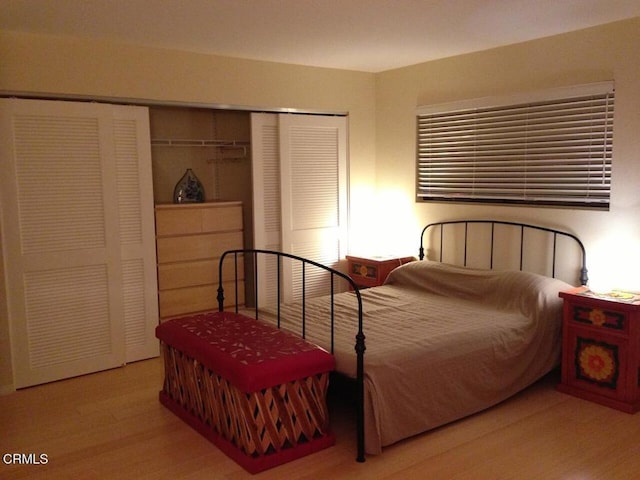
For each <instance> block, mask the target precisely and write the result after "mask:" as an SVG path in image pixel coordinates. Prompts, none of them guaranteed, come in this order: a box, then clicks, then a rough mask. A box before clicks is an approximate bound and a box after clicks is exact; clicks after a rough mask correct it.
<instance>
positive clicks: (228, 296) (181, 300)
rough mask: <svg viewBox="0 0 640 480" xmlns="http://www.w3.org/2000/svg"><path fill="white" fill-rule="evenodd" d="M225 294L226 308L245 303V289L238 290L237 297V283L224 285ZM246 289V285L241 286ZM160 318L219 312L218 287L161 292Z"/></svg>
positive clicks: (202, 286) (199, 287)
mask: <svg viewBox="0 0 640 480" xmlns="http://www.w3.org/2000/svg"><path fill="white" fill-rule="evenodd" d="M222 285H223V287H224V293H225V302H224V303H225V306H227V305H228V306H232V305H237V304H243V303H244V288H239V289H238V298H236V296H235V288H234V287H235V283H234V282H229V283H223V284H222ZM240 287H244V283H241V284H240ZM158 296H159V306H160V317H161V318H167V317H175V316H177V315H183V314H185V313H193V312H203V311H211V310H218V299H217V296H218V286H217V285H201V286H197V287H188V288H176V289H172V290H165V291H160V292H159V294H158Z"/></svg>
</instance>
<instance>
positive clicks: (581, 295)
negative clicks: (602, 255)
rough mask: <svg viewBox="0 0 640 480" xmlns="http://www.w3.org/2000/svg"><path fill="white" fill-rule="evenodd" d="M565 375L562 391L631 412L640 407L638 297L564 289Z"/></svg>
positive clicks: (562, 381)
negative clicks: (565, 290) (567, 290)
mask: <svg viewBox="0 0 640 480" xmlns="http://www.w3.org/2000/svg"><path fill="white" fill-rule="evenodd" d="M560 297H562V298H563V299H564V313H563V325H562V329H563V332H562V339H563V340H562V380H561V383H560V384H559V385H558V390H560V391H561V392H565V393H569V394H571V395H574V396H577V397H580V398H584V399H586V400H591V401H593V402H597V403H601V404H603V405H607V406H609V407H612V408H616V409H618V410H622V411H624V412H627V413H635V412H637V411H638V410H640V297H639V296H637V295H634V294H627V293H624V292H617V293H615V292H614V293H612V294H603V295H599V294H595V293H593V292H590V291H589V289H588V288H587V287H580V288H577V289H574V290H572V291H569V292H561V293H560Z"/></svg>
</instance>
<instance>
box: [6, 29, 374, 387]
mask: <svg viewBox="0 0 640 480" xmlns="http://www.w3.org/2000/svg"><path fill="white" fill-rule="evenodd" d="M2 92H5V93H6V92H24V93H28V94H43V95H46V94H54V95H61V94H64V95H70V96H76V95H77V96H85V97H93V98H103V97H112V98H125V99H144V100H151V101H163V102H187V103H198V104H201V103H204V104H216V105H232V106H249V107H256V108H264V109H282V108H286V109H297V110H303V111H321V112H346V113H348V115H349V131H350V136H349V156H350V174H351V182H350V190H351V194H352V203H351V211H352V212H353V213H352V219H351V221H352V224H353V225H355V227H356V229H355V230H356V231H358V230H362V229H361V228H358V219H359V218H362V217H363V216H362V215H360V214H358V211H361V210H363V209H365V208H367V206H368V204H369V203H368V202H369V199H370V198H371V197H372V195H373V189H374V185H373V183H374V180H375V172H374V169H375V76H374V75H373V74H370V73H362V72H350V71H342V70H333V69H324V68H309V67H299V66H292V65H283V64H277V63H269V62H257V61H248V60H239V59H230V58H224V57H215V56H209V55H202V54H192V53H185V52H178V51H168V50H158V49H150V48H140V47H132V46H127V45H120V44H114V43H109V42H98V41H96V42H84V41H79V40H74V39H68V38H60V37H54V36H39V35H29V34H18V33H13V32H0V93H2ZM1 307H2V305H1V304H0V313H1V314H2V315H1V317H0V349H1V350H0V389H1V388H2V386H6V385H10V384H11V383H12V374H11V366H10V355H9V352H8V351H7V344H8V342H6V341H5V339H6V337H5V335H4V332H6V331H7V330H8V328H7V323H8V320H7V314H6V309H3V308H1Z"/></svg>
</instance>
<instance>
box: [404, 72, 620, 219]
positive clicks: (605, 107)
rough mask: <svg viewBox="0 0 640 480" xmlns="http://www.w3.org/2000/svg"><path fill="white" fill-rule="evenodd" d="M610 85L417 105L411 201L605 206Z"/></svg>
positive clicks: (610, 142) (610, 132)
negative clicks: (415, 152)
mask: <svg viewBox="0 0 640 480" xmlns="http://www.w3.org/2000/svg"><path fill="white" fill-rule="evenodd" d="M613 114H614V89H613V83H612V82H605V83H598V84H591V85H581V86H576V87H570V88H562V89H555V90H550V91H544V92H538V93H536V94H528V95H527V96H526V97H524V96H520V95H519V96H510V97H502V98H499V99H497V98H485V99H478V100H472V101H465V102H457V103H454V104H444V105H434V106H428V107H421V108H419V109H418V112H417V162H416V163H417V175H416V192H417V198H418V201H463V202H484V203H493V202H498V203H516V204H533V205H558V206H581V207H587V208H596V209H608V208H609V196H610V192H611V153H612V148H613Z"/></svg>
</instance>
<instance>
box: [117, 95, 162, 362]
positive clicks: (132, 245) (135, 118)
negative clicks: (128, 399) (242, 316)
mask: <svg viewBox="0 0 640 480" xmlns="http://www.w3.org/2000/svg"><path fill="white" fill-rule="evenodd" d="M112 109H113V110H112V115H113V120H112V121H113V142H114V148H115V151H114V155H115V165H116V183H117V197H118V219H119V220H118V221H119V231H120V236H119V243H120V254H121V262H122V283H123V285H122V287H123V316H122V318H123V321H124V340H125V360H126V361H127V362H134V361H137V360H142V359H145V358H151V357H155V356H158V355H159V344H158V341H157V340H156V338H155V327H156V326H157V325H158V318H159V315H158V293H157V288H158V284H157V274H156V246H155V225H154V205H153V177H152V170H151V139H150V134H149V111H148V109H147V108H146V107H134V106H115V105H114V106H112Z"/></svg>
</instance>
